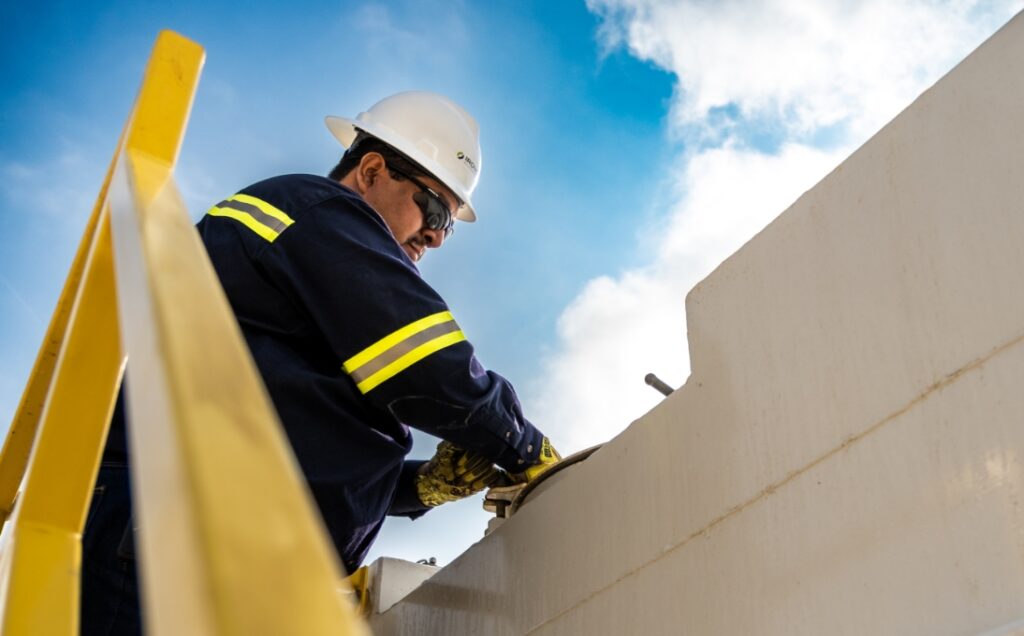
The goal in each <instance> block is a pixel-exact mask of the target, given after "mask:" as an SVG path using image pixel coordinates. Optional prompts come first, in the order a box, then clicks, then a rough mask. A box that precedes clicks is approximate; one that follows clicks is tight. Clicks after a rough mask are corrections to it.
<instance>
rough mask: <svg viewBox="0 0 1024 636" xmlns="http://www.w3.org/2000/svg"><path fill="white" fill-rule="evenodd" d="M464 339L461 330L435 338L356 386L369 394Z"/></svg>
mask: <svg viewBox="0 0 1024 636" xmlns="http://www.w3.org/2000/svg"><path fill="white" fill-rule="evenodd" d="M465 339H466V336H465V334H463V333H462V330H459V331H453V332H451V333H447V334H445V335H443V336H441V337H439V338H435V339H433V340H431V341H430V342H427V343H424V344H422V345H420V346H418V347H416V348H415V349H413V350H412V351H410V352H409V353H407V354H405V355H404V356H402V357H401V358H399V359H397V360H395V361H394V362H392V363H391V364H389V365H388V366H386V367H384V368H383V369H381V370H380V371H378V372H377V373H374V374H373V375H371V376H370V377H368V378H366V379H365V380H363V381H362V382H360V383H359V384H357V385H356V386H357V387H358V388H359V390H360V391H361V392H363V393H369V392H370V391H371V390H373V388H374V387H376V386H377V385H378V384H380V383H381V382H384V381H385V380H388V379H390V378H392V377H394V376H396V375H398V374H399V373H401V372H402V371H405V370H406V369H408V368H409V367H411V366H412V365H414V364H416V363H417V362H419V361H420V360H422V359H423V358H426V357H427V356H429V355H430V354H432V353H435V352H437V351H440V350H441V349H444V348H445V347H450V346H451V345H453V344H455V343H457V342H462V341H463V340H465Z"/></svg>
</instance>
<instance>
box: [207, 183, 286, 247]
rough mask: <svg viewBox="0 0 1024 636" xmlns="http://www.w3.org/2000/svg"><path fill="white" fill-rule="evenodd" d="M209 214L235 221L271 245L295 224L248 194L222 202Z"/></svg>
mask: <svg viewBox="0 0 1024 636" xmlns="http://www.w3.org/2000/svg"><path fill="white" fill-rule="evenodd" d="M207 214H210V215H211V216H226V217H228V218H231V219H234V220H236V221H238V222H240V223H241V224H242V225H244V226H245V227H247V228H249V229H250V230H252V231H253V232H256V233H257V234H259V235H260V236H262V237H263V238H264V239H266V240H268V241H270V242H271V243H273V242H274V239H276V238H277V237H278V236H279V235H280V234H281V232H284V231H285V230H286V229H288V226H290V225H291V224H292V223H294V222H295V221H293V220H292V218H291V217H290V216H288V215H287V214H285V213H284V212H282V211H281V210H278V209H277V208H275V207H274V206H272V205H270V204H269V203H267V202H266V201H264V200H262V199H257V198H256V197H252V196H249V195H248V194H236V195H235V196H233V197H231V198H230V199H226V200H224V201H221V202H220V203H218V204H217V205H215V206H213V207H212V208H210V211H209V212H207Z"/></svg>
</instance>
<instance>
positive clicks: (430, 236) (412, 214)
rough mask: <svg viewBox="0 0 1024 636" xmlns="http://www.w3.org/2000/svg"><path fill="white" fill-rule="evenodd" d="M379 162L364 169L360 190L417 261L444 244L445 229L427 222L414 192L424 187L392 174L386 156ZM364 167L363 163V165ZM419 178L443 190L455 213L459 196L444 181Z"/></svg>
mask: <svg viewBox="0 0 1024 636" xmlns="http://www.w3.org/2000/svg"><path fill="white" fill-rule="evenodd" d="M371 156H376V157H377V158H380V155H376V153H371V154H368V155H367V157H366V158H370V157H371ZM364 159H365V158H364ZM364 163H365V161H364ZM373 163H374V164H376V163H377V162H376V161H374V162H373ZM379 163H380V165H379V167H377V168H376V169H375V170H373V171H371V172H370V173H369V174H368V173H367V172H366V171H365V170H364V172H363V175H364V181H366V182H367V185H366V187H365V191H364V192H361V194H362V195H363V198H364V199H366V202H367V203H369V204H370V205H371V206H373V209H375V210H376V211H377V213H378V214H380V215H381V217H382V218H383V219H384V222H385V223H387V225H388V227H389V228H390V229H391V233H392V234H393V235H394V236H395V239H396V240H397V241H398V243H399V245H401V246H402V249H403V250H404V251H405V253H406V254H407V255H408V256H409V258H411V259H412V260H413V262H418V261H419V260H420V259H421V258H423V255H424V253H425V252H426V251H427V248H428V247H429V248H438V247H441V245H442V244H443V243H444V239H445V233H444V230H433V229H430V228H429V227H427V226H426V224H425V223H424V218H423V211H422V210H421V209H420V207H419V205H418V204H417V203H416V201H414V200H413V195H414V194H416V193H417V192H420V191H421V190H420V187H419V186H418V185H417V184H416V183H414V182H413V181H410V180H409V179H405V178H397V177H395V176H394V175H392V174H391V172H390V171H389V170H387V166H386V164H384V161H383V158H380V162H379ZM363 167H364V166H362V165H361V166H360V168H363ZM370 167H371V168H372V167H373V166H370ZM358 169H359V168H357V170H358ZM367 175H368V176H367ZM419 181H420V182H422V183H423V185H425V186H427V187H428V188H430V189H432V190H433V191H434V192H437V193H438V194H440V195H441V198H442V200H443V201H444V202H445V205H447V206H448V209H449V210H452V211H453V214H454V210H455V209H456V207H457V203H456V199H455V197H454V196H453V195H452V194H451V192H449V191H448V189H447V188H445V187H444V186H443V185H441V182H440V181H438V180H437V179H434V178H433V177H419Z"/></svg>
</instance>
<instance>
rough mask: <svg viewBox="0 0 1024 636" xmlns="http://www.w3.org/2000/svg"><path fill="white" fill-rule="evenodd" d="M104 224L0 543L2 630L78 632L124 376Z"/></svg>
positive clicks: (104, 219) (16, 632)
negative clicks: (88, 527) (101, 476)
mask: <svg viewBox="0 0 1024 636" xmlns="http://www.w3.org/2000/svg"><path fill="white" fill-rule="evenodd" d="M107 218H108V217H107V215H106V214H101V215H100V218H99V220H98V229H99V232H98V234H97V236H96V239H95V241H93V242H92V246H91V249H90V250H89V255H88V258H87V259H86V262H85V264H84V267H83V278H82V282H81V285H80V286H79V290H78V294H77V297H76V300H75V302H74V305H73V308H72V310H71V312H70V316H69V325H70V326H69V329H68V333H67V337H66V338H65V340H64V342H63V346H62V348H61V352H60V355H59V357H58V359H57V361H56V365H55V371H54V375H53V381H52V386H51V387H50V391H49V397H48V399H47V400H46V407H45V409H44V411H43V413H42V417H41V422H40V426H39V430H38V434H37V438H36V440H35V445H34V448H33V450H32V455H31V457H30V459H29V464H28V469H27V473H26V477H25V483H24V487H23V490H22V493H21V497H20V500H19V501H18V503H17V506H16V507H15V508H14V512H13V514H12V516H11V520H10V522H9V524H8V526H9V527H8V528H6V529H5V532H4V534H3V538H2V542H0V631H2V633H3V634H5V635H10V636H13V635H21V634H25V635H29V634H54V635H65V634H67V635H71V634H77V633H78V616H79V595H78V590H79V570H80V565H81V543H80V538H81V531H82V525H83V523H84V522H85V516H86V511H87V510H88V506H89V501H90V499H91V497H92V487H93V484H94V483H95V480H96V470H97V466H98V463H99V457H100V453H101V452H102V449H103V443H104V441H105V439H106V433H107V427H108V425H109V421H110V413H111V411H112V409H113V403H114V398H115V395H116V394H115V391H116V388H117V384H118V380H119V377H120V374H121V370H122V360H123V357H122V355H121V349H120V344H119V342H118V337H117V331H118V330H117V304H116V297H115V291H114V270H113V261H112V254H111V241H110V231H109V224H108V223H107Z"/></svg>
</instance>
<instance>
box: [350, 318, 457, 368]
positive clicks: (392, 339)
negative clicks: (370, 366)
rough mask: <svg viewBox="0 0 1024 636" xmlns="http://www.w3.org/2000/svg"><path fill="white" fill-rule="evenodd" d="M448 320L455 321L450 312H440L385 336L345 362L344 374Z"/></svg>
mask: <svg viewBox="0 0 1024 636" xmlns="http://www.w3.org/2000/svg"><path fill="white" fill-rule="evenodd" d="M449 320H455V316H453V315H452V312H450V311H442V312H439V313H436V314H433V315H430V316H427V317H426V318H421V319H419V320H417V321H416V322H414V323H411V324H408V325H406V326H404V327H402V328H401V329H399V330H398V331H396V332H394V333H392V334H391V335H389V336H385V337H384V338H382V339H380V340H378V341H377V342H376V343H374V344H372V345H370V346H369V347H367V348H365V349H363V350H362V351H360V352H359V353H357V354H356V355H354V356H352V357H351V358H349V359H348V360H346V361H345V365H344V366H345V372H346V373H352V372H353V371H355V370H356V369H358V368H359V367H361V366H363V365H364V364H366V363H367V362H369V361H370V360H373V359H374V358H376V357H377V356H379V355H380V354H382V353H384V352H385V351H387V350H388V349H390V348H391V347H393V346H395V345H396V344H398V343H399V342H402V341H403V340H405V339H406V338H408V337H409V336H412V335H415V334H417V333H419V332H421V331H423V330H424V329H428V328H430V327H433V326H434V325H439V324H441V323H442V322H448V321H449Z"/></svg>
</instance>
